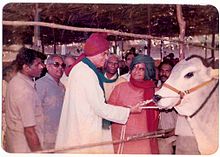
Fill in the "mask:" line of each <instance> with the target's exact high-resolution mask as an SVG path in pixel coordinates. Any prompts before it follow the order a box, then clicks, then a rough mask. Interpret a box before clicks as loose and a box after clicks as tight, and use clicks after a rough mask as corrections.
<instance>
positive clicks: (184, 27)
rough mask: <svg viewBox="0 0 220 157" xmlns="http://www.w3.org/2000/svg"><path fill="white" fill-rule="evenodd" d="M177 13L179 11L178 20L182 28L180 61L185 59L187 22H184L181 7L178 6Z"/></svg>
mask: <svg viewBox="0 0 220 157" xmlns="http://www.w3.org/2000/svg"><path fill="white" fill-rule="evenodd" d="M176 11H177V20H178V23H179V28H180V34H179V40H180V43H179V59H180V60H182V59H184V58H185V53H184V44H183V43H184V37H185V31H186V22H185V21H184V18H183V13H182V7H181V5H176Z"/></svg>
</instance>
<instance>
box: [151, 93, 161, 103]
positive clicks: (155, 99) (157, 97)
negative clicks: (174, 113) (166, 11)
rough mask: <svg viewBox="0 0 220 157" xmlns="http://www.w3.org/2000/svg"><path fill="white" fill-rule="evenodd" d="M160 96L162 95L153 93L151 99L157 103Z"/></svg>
mask: <svg viewBox="0 0 220 157" xmlns="http://www.w3.org/2000/svg"><path fill="white" fill-rule="evenodd" d="M161 98H162V96H160V95H154V97H153V101H154V102H156V103H157V102H158V101H160V99H161Z"/></svg>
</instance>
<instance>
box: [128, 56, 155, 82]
mask: <svg viewBox="0 0 220 157" xmlns="http://www.w3.org/2000/svg"><path fill="white" fill-rule="evenodd" d="M139 63H144V64H145V66H146V71H145V77H144V79H145V80H155V79H156V70H155V65H154V59H153V58H152V57H150V56H148V55H143V54H139V55H138V56H136V57H135V58H133V60H132V62H131V65H130V69H131V71H132V70H133V68H134V66H135V65H136V64H139Z"/></svg>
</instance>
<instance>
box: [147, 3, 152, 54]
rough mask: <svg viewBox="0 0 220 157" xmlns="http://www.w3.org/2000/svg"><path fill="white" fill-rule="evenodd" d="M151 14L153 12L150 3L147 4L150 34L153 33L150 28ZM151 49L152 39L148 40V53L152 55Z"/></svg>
mask: <svg viewBox="0 0 220 157" xmlns="http://www.w3.org/2000/svg"><path fill="white" fill-rule="evenodd" d="M150 14H151V8H150V5H147V22H148V24H147V25H148V34H149V35H150V34H151V30H150V19H151V18H150ZM150 51H151V39H148V40H147V54H148V55H149V56H150Z"/></svg>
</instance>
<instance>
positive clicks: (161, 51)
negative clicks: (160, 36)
mask: <svg viewBox="0 0 220 157" xmlns="http://www.w3.org/2000/svg"><path fill="white" fill-rule="evenodd" d="M160 59H161V61H163V40H161V41H160Z"/></svg>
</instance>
